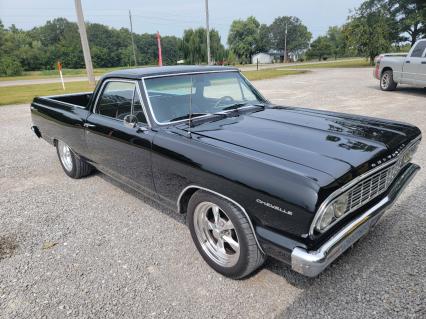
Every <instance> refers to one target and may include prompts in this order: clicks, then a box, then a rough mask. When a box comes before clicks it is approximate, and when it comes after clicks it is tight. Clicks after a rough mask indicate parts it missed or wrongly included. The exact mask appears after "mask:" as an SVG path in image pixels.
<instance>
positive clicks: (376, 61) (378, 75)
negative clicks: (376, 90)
mask: <svg viewBox="0 0 426 319" xmlns="http://www.w3.org/2000/svg"><path fill="white" fill-rule="evenodd" d="M382 58H383V55H382V54H381V55H379V56H376V57H375V58H374V62H375V63H376V68H375V69H374V76H375V78H376V79H379V78H380V74H379V72H380V60H381V59H382Z"/></svg>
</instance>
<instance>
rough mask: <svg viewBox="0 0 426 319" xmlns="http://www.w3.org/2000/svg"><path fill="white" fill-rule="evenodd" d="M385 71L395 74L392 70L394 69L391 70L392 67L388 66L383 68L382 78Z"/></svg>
mask: <svg viewBox="0 0 426 319" xmlns="http://www.w3.org/2000/svg"><path fill="white" fill-rule="evenodd" d="M385 71H392V72H393V70H392V68H391V67H389V66H386V67H384V68H383V70H382V73H381V74H380V76H381V75H382V74H383V73H384V72H385Z"/></svg>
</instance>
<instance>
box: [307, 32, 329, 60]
mask: <svg viewBox="0 0 426 319" xmlns="http://www.w3.org/2000/svg"><path fill="white" fill-rule="evenodd" d="M332 54H333V45H332V43H331V41H330V39H329V37H327V36H320V37H318V38H316V40H314V41H313V42H312V43H311V47H310V48H309V50H308V51H307V52H306V55H307V57H308V58H318V60H322V59H324V58H326V57H328V56H330V55H332Z"/></svg>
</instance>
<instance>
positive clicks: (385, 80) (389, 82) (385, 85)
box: [380, 70, 398, 91]
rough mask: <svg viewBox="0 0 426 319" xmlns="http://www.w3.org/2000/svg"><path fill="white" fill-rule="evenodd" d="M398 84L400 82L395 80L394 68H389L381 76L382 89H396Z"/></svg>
mask: <svg viewBox="0 0 426 319" xmlns="http://www.w3.org/2000/svg"><path fill="white" fill-rule="evenodd" d="M397 85H398V83H396V82H395V81H394V80H393V72H392V70H387V71H385V72H383V73H382V75H381V77H380V89H382V91H394V90H395V89H396V86H397Z"/></svg>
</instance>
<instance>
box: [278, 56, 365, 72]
mask: <svg viewBox="0 0 426 319" xmlns="http://www.w3.org/2000/svg"><path fill="white" fill-rule="evenodd" d="M370 66H371V65H370V63H369V61H367V60H365V59H363V58H359V59H351V60H334V61H330V62H328V63H315V62H312V61H308V62H306V63H305V64H302V65H292V64H288V65H284V66H281V67H280V69H285V68H291V69H319V68H365V67H370Z"/></svg>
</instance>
